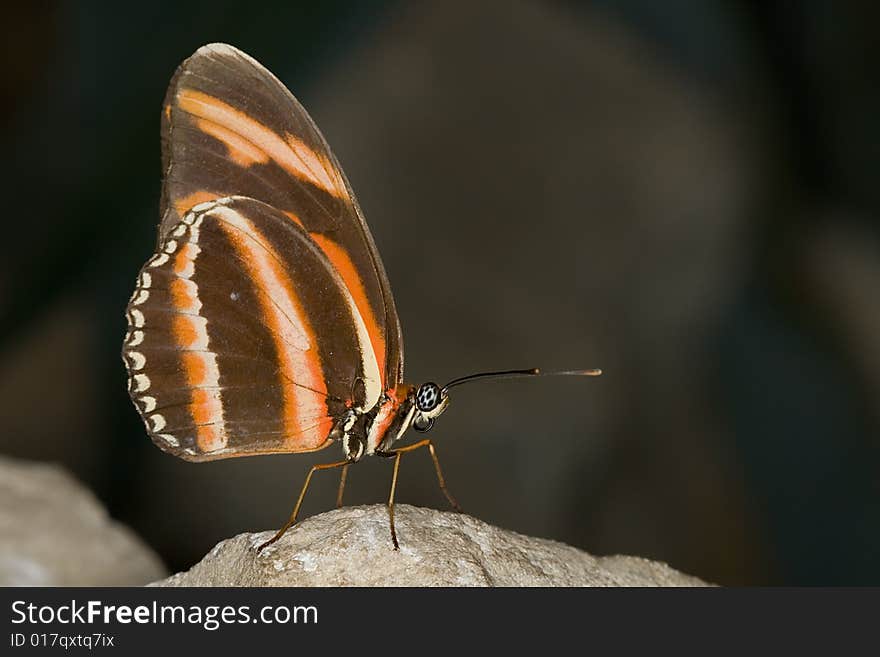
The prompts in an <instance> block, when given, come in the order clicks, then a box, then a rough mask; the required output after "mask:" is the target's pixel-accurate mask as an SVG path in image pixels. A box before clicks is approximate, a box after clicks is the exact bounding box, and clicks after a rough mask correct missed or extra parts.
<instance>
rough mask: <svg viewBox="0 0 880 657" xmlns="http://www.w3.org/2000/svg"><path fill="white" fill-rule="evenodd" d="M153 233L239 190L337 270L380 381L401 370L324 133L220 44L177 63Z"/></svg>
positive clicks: (384, 284) (360, 231)
mask: <svg viewBox="0 0 880 657" xmlns="http://www.w3.org/2000/svg"><path fill="white" fill-rule="evenodd" d="M162 144H163V163H164V169H165V179H164V184H163V190H162V223H161V225H160V239H161V238H162V236H164V235H166V234H167V233H168V231H169V230H171V228H172V227H173V226H175V225H177V223H178V222H179V221H180V220H181V218H182V216H183V215H184V214H185V213H186V212H187V211H188V210H189V209H190V208H192V207H193V206H195V205H196V204H198V203H201V202H204V201H208V200H212V199H216V198H222V197H229V196H246V197H250V198H253V199H257V200H259V201H263V202H264V203H267V204H269V205H271V206H272V207H274V208H276V209H277V210H278V211H279V212H280V213H281V214H283V215H284V216H286V217H287V218H288V220H289V221H291V222H293V223H295V224H297V225H299V226H301V227H302V228H303V229H304V230H305V231H306V233H307V234H308V235H309V236H310V237H311V238H312V240H313V241H314V242H315V243H316V244H317V245H318V247H319V248H320V249H321V250H322V251H323V252H324V254H325V255H326V257H327V258H328V259H329V261H330V262H331V263H332V264H333V266H334V267H335V268H336V270H337V272H338V273H339V275H340V276H341V277H342V279H343V281H344V282H345V284H346V286H347V287H348V289H349V291H350V293H351V295H352V296H353V298H354V299H355V302H356V303H357V306H358V309H359V311H360V312H361V315H362V316H363V317H364V320H365V322H366V325H367V329H368V332H369V335H370V341H371V344H372V347H373V350H374V351H375V352H376V354H377V357H378V358H379V362H380V368H379V370H380V378H381V382H382V387H383V389H386V390H387V389H390V388H394V387H395V386H396V385H397V384H398V383H399V382H400V381H401V380H402V372H403V342H402V337H401V331H400V322H399V320H398V317H397V311H396V310H395V307H394V299H393V297H392V295H391V287H390V285H389V283H388V278H387V276H386V275H385V270H384V267H383V265H382V261H381V259H380V257H379V254H378V253H377V251H376V247H375V244H374V242H373V238H372V236H371V235H370V231H369V229H368V228H367V225H366V223H365V221H364V218H363V214H362V213H361V210H360V208H359V206H358V204H357V201H356V200H355V197H354V194H353V193H352V191H351V188H350V186H349V184H348V181H347V180H346V178H345V175H344V173H343V172H342V169H341V168H340V166H339V163H338V162H337V160H336V158H335V156H334V155H333V153H332V151H331V150H330V147H329V146H328V145H327V142H326V141H325V140H324V138H323V136H322V135H321V133H320V132H319V131H318V128H317V127H316V126H315V124H314V122H313V121H312V119H311V117H309V115H308V113H306V111H305V109H303V107H302V106H301V105H300V104H299V102H298V101H297V100H296V99H295V98H294V97H293V95H292V94H291V93H290V91H288V90H287V88H286V87H285V86H284V85H283V84H281V82H280V81H279V80H278V79H277V78H276V77H275V76H274V75H272V73H270V72H269V71H268V70H266V69H265V68H264V67H263V66H261V65H260V64H259V63H258V62H257V61H256V60H254V59H253V58H251V57H250V56H248V55H246V54H245V53H243V52H241V51H240V50H237V49H236V48H233V47H232V46H229V45H226V44H220V43H215V44H209V45H206V46H203V47H202V48H199V49H198V50H197V51H196V52H195V54H193V56H192V57H190V58H189V59H187V60H186V61H185V62H184V63H183V64H182V65H181V66H180V68H179V69H178V71H177V73H176V74H175V76H174V78H173V79H172V81H171V84H170V86H169V89H168V93H167V96H166V99H165V105H164V110H163V114H162Z"/></svg>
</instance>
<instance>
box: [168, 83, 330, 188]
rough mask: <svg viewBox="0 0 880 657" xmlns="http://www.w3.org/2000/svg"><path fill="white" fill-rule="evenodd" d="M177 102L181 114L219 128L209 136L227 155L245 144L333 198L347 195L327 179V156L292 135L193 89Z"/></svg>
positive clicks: (183, 94)
mask: <svg viewBox="0 0 880 657" xmlns="http://www.w3.org/2000/svg"><path fill="white" fill-rule="evenodd" d="M177 103H178V105H179V106H180V108H181V109H182V110H183V111H185V112H187V113H189V114H191V115H193V116H194V117H196V118H197V119H206V120H207V121H210V122H211V123H212V124H214V125H215V126H219V127H220V128H221V129H222V130H220V131H218V130H217V129H216V127H215V128H212V129H213V130H214V132H212V133H210V134H212V135H213V136H214V137H216V138H217V139H219V140H220V141H221V142H223V143H224V144H226V146H227V148H229V149H230V152H231V151H233V150H236V151H238V152H239V153H241V152H242V151H241V146H242V143H249V144H250V145H251V148H252V149H254V148H255V149H257V150H260V151H262V152H263V153H265V157H266V158H271V159H272V160H273V161H274V162H276V163H277V164H278V165H279V166H280V167H281V168H283V169H284V170H285V171H287V172H288V173H290V174H291V175H292V176H294V177H295V178H298V179H300V180H304V181H306V182H309V183H311V184H313V185H315V186H316V187H319V188H321V189H323V190H324V191H325V192H327V193H328V194H331V195H332V196H335V197H337V198H344V197H345V196H347V192H346V190H345V189H344V188H342V187H341V185H340V184H338V183H337V181H335V180H334V176H331V174H330V172H331V171H333V170H334V167H333V165H332V164H331V163H330V161H329V160H328V159H327V157H326V156H325V155H323V154H321V153H317V152H315V151H314V150H312V149H311V148H309V147H308V146H307V145H306V144H305V143H303V142H302V141H301V140H299V139H297V138H296V137H294V136H293V135H289V134H286V133H285V134H279V133H277V132H275V131H274V130H272V129H271V128H269V127H267V126H265V125H263V124H262V123H260V122H259V121H257V120H256V119H254V118H253V117H251V116H248V115H247V114H246V113H244V112H242V111H241V110H239V109H236V108H235V107H233V106H231V105H228V104H227V103H224V102H223V101H222V100H220V99H218V98H214V97H213V96H211V95H209V94H206V93H203V92H201V91H195V90H194V89H180V90H179V91H178V92H177ZM197 125H198V123H197ZM199 127H202V126H201V125H200V126H199ZM202 129H204V127H202ZM206 132H207V131H206ZM231 136H234V138H231ZM250 152H253V150H251V151H250ZM252 163H253V162H250V163H249V164H252Z"/></svg>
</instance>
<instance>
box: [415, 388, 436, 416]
mask: <svg viewBox="0 0 880 657" xmlns="http://www.w3.org/2000/svg"><path fill="white" fill-rule="evenodd" d="M439 403H440V386H438V385H437V384H436V383H423V384H422V385H421V386H419V390H418V392H417V393H416V408H418V409H419V410H420V411H423V412H426V413H427V412H429V411H433V410H434V409H435V408H437V404H439Z"/></svg>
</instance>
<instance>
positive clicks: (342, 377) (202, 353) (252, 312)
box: [123, 197, 382, 461]
mask: <svg viewBox="0 0 880 657" xmlns="http://www.w3.org/2000/svg"><path fill="white" fill-rule="evenodd" d="M126 316H127V318H128V333H127V335H126V338H125V343H124V347H123V359H124V360H125V363H126V367H127V369H128V374H129V392H130V394H131V397H132V400H133V401H134V404H135V406H136V407H137V409H138V411H139V412H140V413H141V415H142V417H143V419H144V423H145V424H146V427H147V431H148V433H149V434H150V436H151V437H152V438H153V440H154V441H155V442H156V444H157V445H159V446H160V447H161V448H163V449H165V450H166V451H170V452H172V453H174V454H176V455H177V456H181V457H182V458H185V459H188V460H194V461H200V460H211V459H217V458H227V457H233V456H247V455H250V454H260V453H274V452H302V451H310V450H316V449H321V448H322V447H324V446H326V445H327V444H328V440H329V438H328V435H329V433H330V431H331V429H332V428H333V425H334V422H335V420H336V419H338V418H339V417H341V416H342V415H343V414H344V413H345V411H346V409H347V407H349V406H351V405H352V404H354V403H355V400H354V398H353V397H354V394H353V393H354V390H355V388H357V389H358V390H359V391H361V392H359V393H358V396H361V395H364V396H365V397H366V403H368V404H372V403H375V402H376V401H377V400H378V398H379V396H380V395H381V393H382V381H381V377H380V372H379V363H378V360H377V358H376V356H375V353H374V352H373V349H372V345H371V341H370V336H369V333H368V329H367V326H366V322H365V320H364V318H363V316H362V315H361V313H360V310H359V308H358V305H357V304H356V302H355V300H354V298H353V296H352V294H351V292H350V291H349V288H348V286H347V285H346V283H345V281H343V279H342V277H341V276H340V275H339V273H338V272H337V270H336V267H335V266H334V264H333V263H332V262H331V261H330V260H329V259H328V258H327V256H326V254H325V253H324V251H323V250H321V249H320V248H318V246H317V245H316V243H315V241H314V240H313V238H312V236H311V235H309V233H308V232H307V231H306V230H304V229H303V228H302V227H301V226H300V225H299V224H297V223H295V222H292V221H290V220H289V218H288V217H287V216H286V215H284V214H283V213H282V212H280V211H278V210H277V209H275V208H273V207H272V206H269V205H267V204H265V203H262V202H260V201H256V200H253V199H249V198H242V197H233V198H225V199H219V200H216V201H211V202H206V203H203V204H201V205H199V206H197V207H196V208H194V209H193V210H191V211H189V212H187V213H185V214H184V216H183V218H182V220H181V221H180V222H179V223H178V224H176V225H175V226H171V227H169V229H168V230H167V231H166V233H165V236H164V237H163V239H162V240H161V241H160V243H159V246H158V249H157V252H156V253H155V255H154V256H153V257H152V258H150V260H149V261H148V262H147V264H146V265H145V266H144V267H143V269H142V270H141V272H140V274H139V276H138V279H137V287H136V289H135V292H134V294H133V295H132V297H131V301H130V302H129V305H128V308H127V313H126ZM356 382H357V385H356ZM361 382H362V383H361Z"/></svg>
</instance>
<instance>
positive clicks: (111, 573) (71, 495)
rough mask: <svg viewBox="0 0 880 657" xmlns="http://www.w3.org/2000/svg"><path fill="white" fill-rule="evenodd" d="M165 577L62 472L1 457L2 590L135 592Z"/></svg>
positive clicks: (143, 549) (148, 555) (149, 555)
mask: <svg viewBox="0 0 880 657" xmlns="http://www.w3.org/2000/svg"><path fill="white" fill-rule="evenodd" d="M166 572H167V571H166V570H165V568H164V566H163V565H162V562H161V561H160V560H159V558H158V557H157V556H156V555H155V554H154V553H153V551H152V550H150V548H148V547H147V546H146V545H144V543H143V542H142V541H141V540H140V539H139V538H138V537H137V536H135V535H134V533H133V532H131V531H130V530H129V529H128V528H127V527H124V526H122V525H120V524H119V523H116V522H114V521H113V520H112V519H111V518H110V517H109V516H108V515H107V511H106V510H105V509H104V507H103V506H101V503H100V502H99V501H98V500H97V499H96V498H95V496H94V495H92V493H91V492H90V491H88V490H87V489H85V488H84V487H83V486H82V485H81V484H80V483H79V482H77V481H76V480H75V479H74V478H73V477H71V476H70V475H69V474H68V473H67V472H65V471H64V470H63V469H62V468H60V467H58V466H55V465H48V464H43V463H36V462H30V461H19V460H15V459H10V458H5V457H0V586H126V585H127V586H133V585H141V584H144V583H146V582H149V581H152V580H154V579H156V578H157V577H162V576H163V575H165V573H166Z"/></svg>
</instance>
